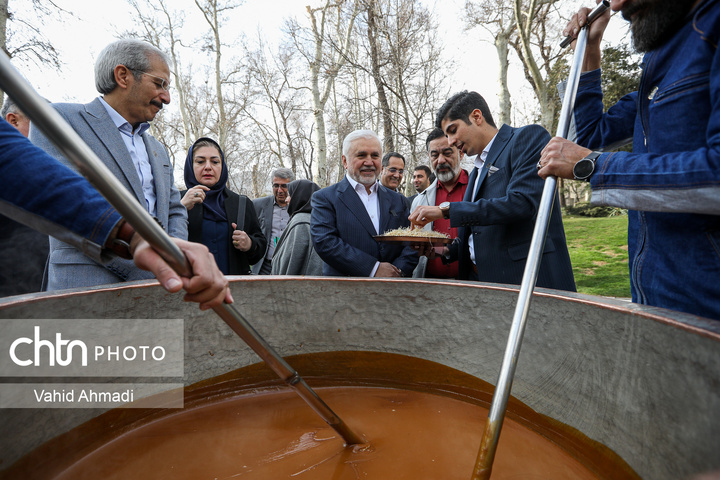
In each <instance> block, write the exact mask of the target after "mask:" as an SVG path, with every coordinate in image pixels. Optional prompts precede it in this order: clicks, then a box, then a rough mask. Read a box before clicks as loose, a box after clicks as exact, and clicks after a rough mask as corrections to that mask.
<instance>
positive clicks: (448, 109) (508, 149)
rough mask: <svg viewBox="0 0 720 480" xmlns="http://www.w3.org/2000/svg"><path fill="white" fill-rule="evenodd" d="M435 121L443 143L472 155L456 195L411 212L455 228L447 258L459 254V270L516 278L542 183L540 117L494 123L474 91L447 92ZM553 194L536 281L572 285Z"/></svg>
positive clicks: (421, 220) (476, 276)
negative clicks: (516, 124)
mask: <svg viewBox="0 0 720 480" xmlns="http://www.w3.org/2000/svg"><path fill="white" fill-rule="evenodd" d="M435 123H436V126H438V127H440V128H442V130H443V131H444V132H445V135H446V136H447V138H448V143H449V144H450V145H452V146H456V147H457V148H458V149H460V150H461V151H462V152H464V153H465V154H466V155H477V158H476V160H475V168H474V169H473V171H472V173H471V174H470V179H469V181H468V187H467V190H466V191H465V197H464V198H463V201H462V202H454V203H449V204H441V205H439V206H424V207H419V208H418V209H417V210H415V211H414V212H413V214H412V215H411V217H410V220H411V222H412V223H414V224H418V225H425V224H426V223H429V222H431V221H433V220H437V219H439V218H446V219H449V220H450V224H451V226H453V227H459V228H458V239H457V241H456V242H455V243H453V244H452V245H451V247H450V248H449V249H448V251H447V252H446V253H447V259H448V261H454V260H459V261H460V265H459V278H461V279H469V280H479V281H483V282H495V283H510V284H520V283H521V281H522V275H523V272H524V270H525V262H526V260H527V255H528V250H529V249H530V240H531V238H532V234H533V230H534V227H535V219H536V217H537V210H538V206H539V204H540V197H541V195H542V190H543V181H542V180H538V178H539V177H538V175H537V162H538V159H539V158H540V152H541V151H542V149H543V147H544V146H545V145H546V144H547V142H548V141H549V140H550V134H549V133H548V132H547V131H546V130H545V129H544V128H542V127H541V126H539V125H529V126H526V127H521V128H513V127H510V126H508V125H503V126H502V127H501V128H500V129H499V130H498V129H497V127H496V126H495V123H494V122H493V119H492V115H491V114H490V110H489V108H488V106H487V103H486V102H485V99H483V97H482V96H480V95H479V94H478V93H476V92H467V91H464V92H461V93H458V94H455V95H453V96H452V97H451V98H450V99H449V100H448V101H447V102H445V104H444V105H443V106H442V107H441V108H440V110H439V112H438V115H437V117H436V122H435ZM559 203H560V202H559V201H558V200H557V199H556V200H555V203H554V206H553V211H552V217H551V220H550V225H549V227H548V233H547V238H546V240H545V247H544V249H543V255H542V260H541V262H540V271H539V274H538V280H537V285H538V286H540V287H546V288H555V289H559V290H569V291H575V280H574V278H573V273H572V266H571V264H570V256H569V255H568V251H567V245H566V242H565V231H564V229H563V224H562V217H561V214H560V208H559V206H558V205H559Z"/></svg>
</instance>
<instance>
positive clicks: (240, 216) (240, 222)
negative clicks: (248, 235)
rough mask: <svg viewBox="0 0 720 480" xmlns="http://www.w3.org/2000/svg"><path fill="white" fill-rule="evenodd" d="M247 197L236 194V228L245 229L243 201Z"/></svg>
mask: <svg viewBox="0 0 720 480" xmlns="http://www.w3.org/2000/svg"><path fill="white" fill-rule="evenodd" d="M246 201H247V197H245V195H238V214H237V222H235V223H237V229H238V230H245V202H246Z"/></svg>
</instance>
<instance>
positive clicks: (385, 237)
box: [373, 235, 453, 247]
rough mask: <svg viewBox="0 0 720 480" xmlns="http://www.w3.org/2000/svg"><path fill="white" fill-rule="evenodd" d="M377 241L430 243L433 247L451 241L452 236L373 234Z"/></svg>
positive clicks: (409, 243) (413, 243)
mask: <svg viewBox="0 0 720 480" xmlns="http://www.w3.org/2000/svg"><path fill="white" fill-rule="evenodd" d="M373 238H374V239H375V240H377V241H378V242H389V243H403V244H407V245H411V246H421V245H427V244H428V243H430V244H432V246H434V247H440V246H443V245H447V244H448V243H452V242H453V239H452V238H438V237H415V236H410V235H408V236H398V235H375V236H374V237H373Z"/></svg>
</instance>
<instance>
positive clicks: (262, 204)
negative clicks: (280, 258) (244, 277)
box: [251, 168, 295, 275]
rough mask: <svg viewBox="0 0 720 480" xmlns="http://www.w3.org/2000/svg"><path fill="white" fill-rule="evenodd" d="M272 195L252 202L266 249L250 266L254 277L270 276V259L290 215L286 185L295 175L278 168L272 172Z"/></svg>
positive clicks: (290, 171) (288, 170)
mask: <svg viewBox="0 0 720 480" xmlns="http://www.w3.org/2000/svg"><path fill="white" fill-rule="evenodd" d="M271 176H272V193H273V194H272V195H268V196H266V197H261V198H256V199H255V200H253V204H254V205H255V211H256V212H257V215H258V220H259V221H260V229H261V230H262V232H263V234H264V235H265V238H266V239H267V249H266V250H265V256H264V257H263V260H262V261H260V262H258V263H256V264H255V265H253V266H252V268H251V270H252V273H253V274H255V275H270V273H271V272H272V257H273V255H274V254H275V246H276V245H277V242H278V240H279V239H280V235H282V233H283V232H284V231H285V227H287V224H288V221H290V215H288V212H287V207H288V201H289V200H290V199H289V197H288V183H290V182H292V181H293V180H295V174H294V173H293V171H292V170H290V169H289V168H278V169H275V170H274V171H273V172H272V175H271Z"/></svg>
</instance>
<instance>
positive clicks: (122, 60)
mask: <svg viewBox="0 0 720 480" xmlns="http://www.w3.org/2000/svg"><path fill="white" fill-rule="evenodd" d="M168 65H169V60H168V58H167V56H166V55H165V54H164V53H163V52H161V51H160V50H158V49H157V48H155V47H153V46H152V45H150V44H148V43H146V42H143V41H140V40H134V39H124V40H118V41H116V42H113V43H111V44H110V45H108V46H107V47H105V48H104V49H103V51H102V52H100V55H98V59H97V61H96V63H95V86H96V88H97V90H98V92H100V93H101V94H102V96H100V97H98V98H96V99H95V100H93V101H92V102H90V103H88V104H87V105H82V104H70V103H66V104H55V105H53V106H54V107H55V109H56V110H57V111H58V112H59V113H60V115H61V116H62V117H63V118H64V119H65V120H66V121H67V122H68V123H69V124H70V125H71V126H72V127H73V129H74V130H75V131H76V132H77V133H78V135H80V137H81V138H82V139H83V140H84V141H85V143H87V144H88V146H89V147H90V148H91V149H92V150H93V152H95V154H96V155H97V156H98V157H99V158H100V160H102V161H103V163H104V164H105V165H106V166H107V167H108V168H109V169H110V171H112V172H113V174H115V176H116V177H117V178H118V179H119V180H120V181H121V182H122V183H123V184H124V185H125V187H126V188H127V189H128V190H129V191H130V192H132V193H133V194H134V195H135V197H136V199H137V201H138V202H140V204H142V205H143V207H145V209H146V210H147V211H148V212H149V213H150V214H151V215H153V216H154V217H155V218H157V220H158V222H159V223H160V224H161V225H162V227H163V229H164V230H165V231H166V232H167V233H168V234H170V236H172V237H176V238H181V239H187V211H186V209H185V207H183V205H182V204H181V203H180V193H179V192H178V190H177V188H175V186H174V182H173V167H172V162H171V161H170V158H169V157H168V154H167V151H166V150H165V148H164V147H163V146H162V144H160V142H158V141H157V140H156V139H155V138H153V137H152V136H151V135H150V134H149V133H148V132H147V129H148V128H149V127H150V124H149V123H148V122H149V121H151V120H152V119H154V118H155V115H157V113H158V112H159V111H160V110H162V108H163V105H165V104H168V103H170V92H169V91H168V89H169V87H170V83H169V82H170V69H169V67H168ZM30 140H32V142H33V143H35V144H36V145H38V146H39V147H41V148H42V149H44V150H45V151H46V152H48V153H49V154H50V155H51V156H53V157H55V158H57V159H59V160H60V161H62V162H63V163H65V164H68V165H69V162H68V161H67V160H66V159H65V158H64V157H63V156H62V154H61V153H60V151H59V150H58V149H57V148H56V147H55V145H54V144H53V143H52V142H50V140H48V139H47V138H46V137H45V136H44V135H43V134H42V132H40V131H39V130H38V129H36V128H33V127H31V129H30ZM147 278H153V276H152V274H151V273H149V272H145V271H144V270H141V269H139V268H138V267H137V266H136V265H134V264H133V263H132V261H130V260H125V259H122V258H116V259H114V260H113V261H111V262H109V263H107V264H104V265H100V264H98V263H97V262H94V261H93V260H91V259H90V258H88V257H87V256H85V255H83V253H82V252H80V251H79V250H77V249H76V248H74V247H72V246H70V245H68V244H67V243H64V242H61V241H60V240H57V239H55V238H51V240H50V256H49V259H48V285H47V289H48V290H57V289H63V288H76V287H89V286H94V285H103V284H108V283H116V282H122V281H130V280H141V279H147Z"/></svg>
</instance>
